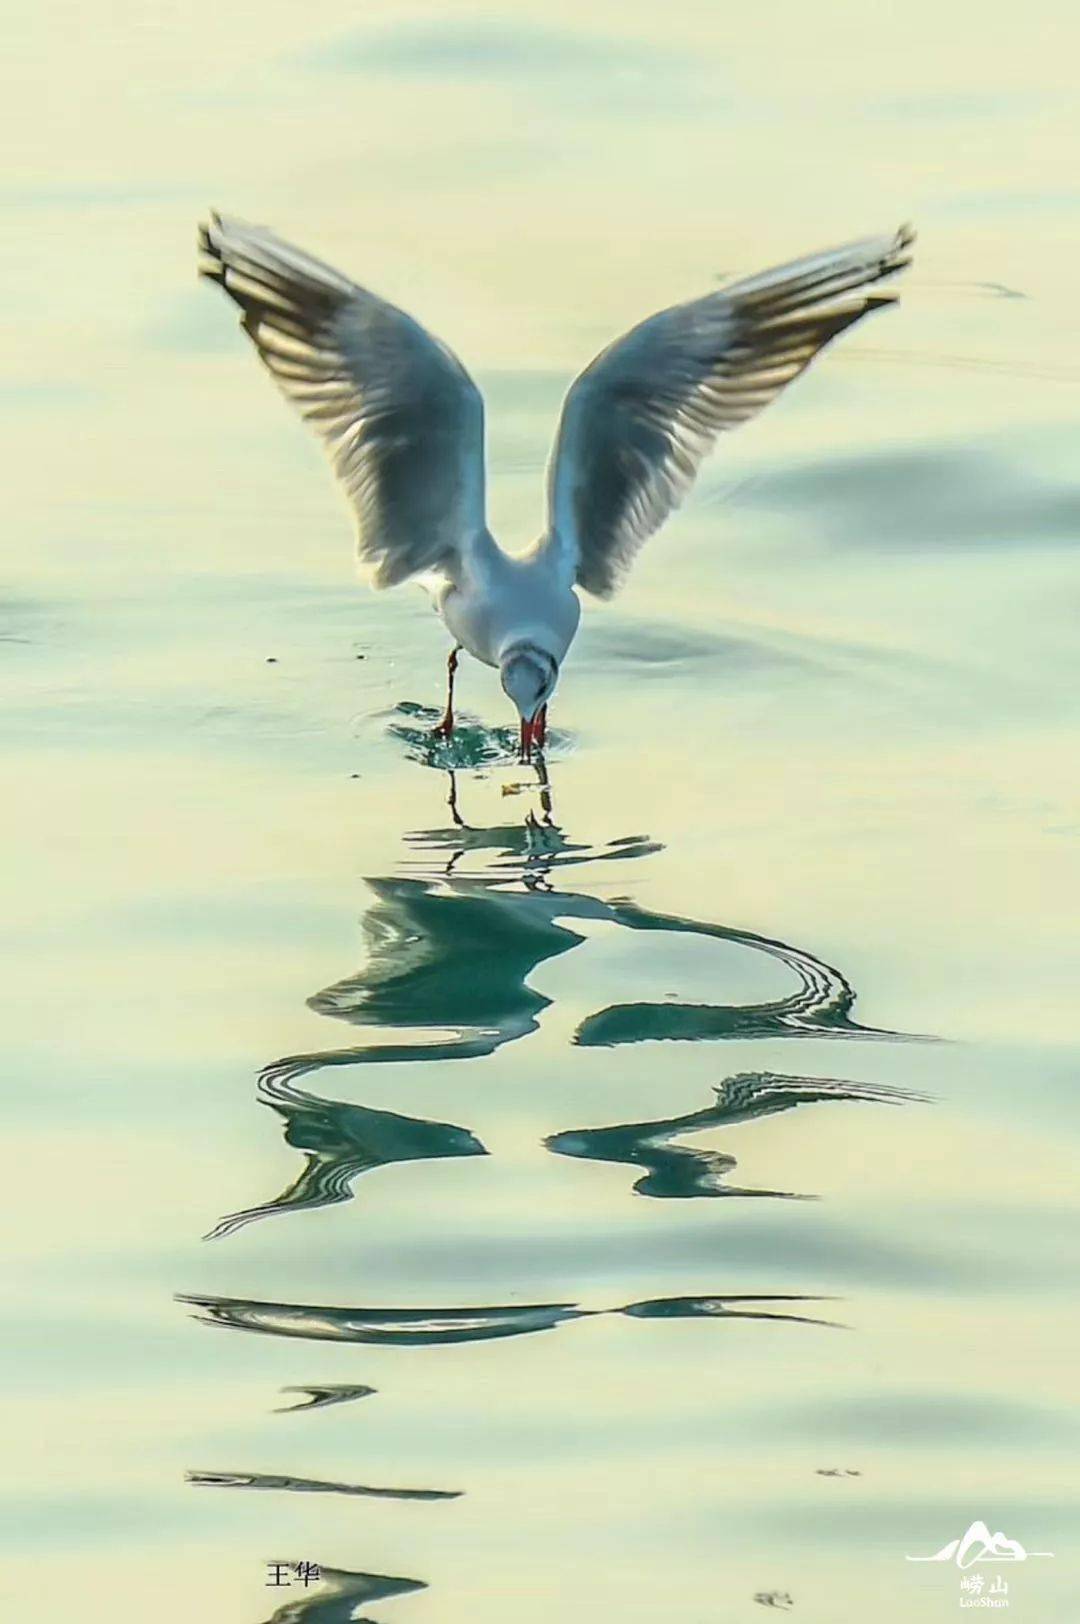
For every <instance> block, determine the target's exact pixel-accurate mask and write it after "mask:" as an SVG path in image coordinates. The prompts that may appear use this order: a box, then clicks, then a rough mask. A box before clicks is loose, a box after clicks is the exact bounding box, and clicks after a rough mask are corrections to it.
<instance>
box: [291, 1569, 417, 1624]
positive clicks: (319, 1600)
mask: <svg viewBox="0 0 1080 1624" xmlns="http://www.w3.org/2000/svg"><path fill="white" fill-rule="evenodd" d="M288 1565H289V1566H292V1564H291V1563H290V1564H288ZM426 1589H427V1586H426V1584H425V1583H424V1582H423V1580H421V1579H392V1578H390V1577H389V1576H388V1575H386V1574H382V1573H349V1572H347V1571H345V1570H344V1569H342V1568H327V1567H324V1566H323V1565H322V1564H321V1563H320V1564H319V1590H318V1592H317V1593H315V1594H312V1595H306V1596H304V1598H303V1600H301V1601H293V1600H289V1601H287V1602H285V1604H284V1605H283V1606H281V1607H279V1608H278V1609H277V1611H276V1612H275V1613H274V1614H273V1616H272V1618H270V1619H268V1620H267V1624H364V1621H363V1619H361V1618H360V1617H359V1615H358V1613H357V1611H356V1609H357V1608H358V1607H359V1606H360V1605H361V1604H362V1603H365V1602H371V1601H385V1600H386V1599H387V1597H389V1596H404V1595H408V1593H409V1592H410V1591H412V1590H426Z"/></svg>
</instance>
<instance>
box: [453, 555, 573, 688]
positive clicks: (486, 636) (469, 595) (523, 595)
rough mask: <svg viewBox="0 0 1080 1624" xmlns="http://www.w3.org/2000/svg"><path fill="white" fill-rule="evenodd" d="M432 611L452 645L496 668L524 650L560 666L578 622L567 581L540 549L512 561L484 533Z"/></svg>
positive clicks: (570, 579)
mask: <svg viewBox="0 0 1080 1624" xmlns="http://www.w3.org/2000/svg"><path fill="white" fill-rule="evenodd" d="M435 607H436V608H437V610H438V612H439V614H440V615H441V616H442V618H443V621H444V622H445V624H446V627H447V630H448V631H449V632H450V635H451V636H452V637H453V639H454V641H455V642H456V643H458V644H460V645H461V647H462V648H464V649H465V650H466V651H467V652H468V653H469V654H471V655H472V656H473V658H474V659H476V660H480V661H482V663H483V664H484V665H491V666H495V667H496V668H498V667H499V666H500V665H501V663H502V658H503V656H504V654H505V653H506V651H507V650H508V649H511V648H514V647H517V646H520V645H522V644H524V645H525V646H526V647H533V648H537V649H540V650H541V651H542V652H543V653H545V654H548V655H550V656H551V658H552V659H553V660H554V661H555V662H556V664H557V665H561V664H562V662H563V660H564V659H565V658H566V654H567V651H568V649H569V647H570V644H571V643H572V642H573V640H574V634H575V633H576V631H577V629H578V622H579V621H580V619H581V600H580V599H579V597H578V595H577V593H576V592H575V591H574V587H573V579H572V577H571V576H570V574H569V572H568V571H567V570H565V569H559V568H558V567H557V561H556V559H555V558H554V556H553V554H552V553H551V551H550V550H549V549H548V548H547V547H545V546H544V545H543V544H542V543H541V544H538V545H537V546H535V547H531V548H529V550H528V551H527V552H525V553H521V554H519V555H518V556H517V557H515V556H513V555H512V554H510V553H507V552H504V551H503V549H502V548H501V547H500V546H499V545H498V543H497V542H496V541H495V539H494V537H493V536H492V535H491V534H490V533H489V532H488V531H484V532H483V534H482V535H481V536H478V537H477V538H476V541H475V542H474V543H473V544H472V545H470V547H469V548H468V549H467V551H466V553H465V556H464V558H463V560H462V567H461V569H460V570H459V571H458V572H457V574H456V576H455V578H454V579H451V580H447V581H446V582H445V583H444V584H443V585H442V586H441V588H439V589H438V591H437V593H436V596H435Z"/></svg>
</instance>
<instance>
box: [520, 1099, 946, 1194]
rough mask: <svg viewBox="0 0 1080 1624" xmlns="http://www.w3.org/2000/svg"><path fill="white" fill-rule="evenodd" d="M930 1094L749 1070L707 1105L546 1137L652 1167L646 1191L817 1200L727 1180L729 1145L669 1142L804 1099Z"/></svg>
mask: <svg viewBox="0 0 1080 1624" xmlns="http://www.w3.org/2000/svg"><path fill="white" fill-rule="evenodd" d="M925 1099H926V1096H925V1095H924V1094H913V1093H910V1092H908V1091H907V1090H906V1089H901V1088H890V1087H888V1086H886V1085H884V1084H880V1085H879V1084H875V1083H849V1082H845V1081H843V1080H842V1079H840V1078H838V1077H781V1076H777V1075H776V1074H775V1073H774V1072H768V1071H746V1072H740V1073H739V1074H738V1076H735V1077H728V1078H727V1079H726V1080H725V1081H724V1082H723V1083H721V1085H720V1086H719V1088H717V1090H716V1100H715V1102H714V1103H713V1104H712V1105H707V1106H706V1107H705V1108H704V1110H701V1111H687V1112H686V1114H685V1115H684V1116H678V1117H662V1118H661V1119H660V1120H659V1121H657V1122H617V1123H613V1124H612V1125H611V1126H610V1127H606V1128H574V1129H571V1130H569V1131H567V1132H564V1133H556V1134H552V1135H550V1137H549V1138H547V1139H545V1141H544V1143H545V1145H546V1146H547V1148H548V1150H552V1151H554V1152H555V1154H556V1155H557V1156H581V1157H584V1158H587V1159H589V1160H592V1161H598V1162H628V1163H629V1164H630V1165H632V1166H637V1167H644V1168H647V1169H648V1171H647V1172H646V1174H645V1177H644V1178H640V1179H638V1181H637V1183H636V1184H635V1185H634V1189H635V1190H636V1191H637V1193H638V1194H639V1195H649V1196H659V1197H669V1198H670V1197H676V1198H679V1199H685V1198H686V1197H689V1196H772V1197H775V1198H777V1199H783V1200H788V1201H797V1200H809V1199H811V1198H810V1197H808V1196H799V1195H796V1194H795V1193H794V1192H793V1191H791V1190H748V1189H742V1188H740V1187H738V1186H737V1185H734V1184H729V1183H727V1182H726V1180H727V1176H728V1174H729V1173H730V1172H732V1170H733V1169H734V1167H735V1166H736V1161H735V1158H734V1156H729V1155H728V1154H727V1153H726V1152H724V1151H714V1150H695V1149H692V1148H690V1147H689V1146H686V1145H672V1144H669V1143H668V1141H669V1140H671V1139H673V1138H675V1137H676V1136H678V1135H681V1134H687V1133H702V1132H704V1131H705V1130H706V1129H709V1128H720V1127H727V1126H729V1125H732V1124H734V1123H737V1122H749V1121H752V1120H753V1119H754V1118H755V1117H762V1116H771V1115H773V1114H774V1113H775V1112H778V1111H790V1110H791V1109H792V1108H793V1107H794V1106H796V1105H805V1104H807V1103H808V1102H820V1101H823V1100H866V1101H873V1102H875V1103H887V1104H893V1105H898V1104H901V1103H902V1102H905V1101H906V1102H912V1101H917V1100H922V1101H925Z"/></svg>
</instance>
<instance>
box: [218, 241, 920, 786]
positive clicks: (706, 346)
mask: <svg viewBox="0 0 1080 1624" xmlns="http://www.w3.org/2000/svg"><path fill="white" fill-rule="evenodd" d="M913 239H914V233H913V232H912V230H911V229H910V227H906V226H905V227H902V228H901V229H900V230H899V231H898V232H896V233H895V235H893V236H888V235H886V236H880V237H867V238H864V239H862V240H861V241H859V242H854V243H848V244H847V245H845V246H844V247H842V248H834V249H830V250H827V251H826V252H824V253H820V254H814V255H811V256H810V257H808V258H805V259H799V260H795V261H793V262H791V263H790V264H787V265H781V266H779V267H777V268H775V269H773V270H768V271H762V272H760V273H759V274H758V275H756V276H749V277H744V278H742V279H741V280H740V281H737V282H732V283H730V284H728V285H727V286H726V287H723V288H720V289H719V290H717V291H716V292H713V293H710V294H706V295H705V297H704V298H701V299H694V300H691V301H690V302H689V303H687V304H682V305H674V306H672V307H671V308H670V309H668V310H663V311H661V312H660V313H659V314H658V315H655V316H651V317H650V318H649V319H648V320H647V321H644V322H642V323H641V324H640V325H639V326H637V327H635V328H633V329H632V330H631V331H630V332H629V333H627V334H625V335H624V336H623V337H622V338H620V339H618V340H617V341H616V342H615V343H613V344H611V345H609V346H608V348H607V349H605V350H604V351H603V352H602V353H601V354H600V355H599V356H597V357H596V359H595V360H594V361H593V362H592V363H591V365H590V366H588V367H587V368H586V369H585V371H584V372H583V373H581V375H580V377H579V378H578V379H577V381H576V382H575V383H574V385H573V386H572V388H571V389H570V391H569V393H568V395H567V397H566V400H565V402H564V404H563V411H562V420H561V422H560V424H559V430H558V436H557V439H556V443H555V451H554V455H553V457H552V461H551V466H550V470H549V477H548V527H547V531H546V533H545V534H544V535H543V536H542V537H541V539H540V540H539V542H537V543H536V545H535V546H533V547H532V548H530V549H529V550H528V551H527V552H525V553H524V554H522V555H521V556H520V557H511V556H509V555H508V554H506V553H504V552H503V551H502V550H501V548H500V547H498V546H497V545H496V543H495V541H494V539H493V538H492V536H491V534H490V532H489V531H488V528H487V523H486V517H485V500H484V497H485V491H484V407H483V401H482V399H481V396H480V392H479V390H478V389H477V387H476V385H475V384H474V383H473V381H472V379H471V378H470V377H469V375H468V373H467V372H466V371H465V369H464V368H463V367H462V365H461V363H460V362H459V361H458V360H457V359H456V357H455V356H454V355H452V354H451V352H450V351H449V350H448V349H447V348H446V346H445V345H443V344H441V343H439V341H438V340H437V339H435V338H433V337H432V336H431V335H430V334H429V333H427V332H425V330H424V329H423V328H422V327H420V326H419V325H418V324H417V323H416V322H414V321H413V320H412V319H411V317H409V316H407V315H406V314H405V313H404V312H403V311H401V310H397V309H395V307H394V306H393V305H389V304H386V303H385V302H384V301H383V300H382V299H379V298H377V297H376V296H375V295H374V294H372V293H368V292H367V291H366V290H365V289H364V288H361V287H358V286H357V285H356V284H355V283H354V282H351V281H350V280H349V279H348V278H347V277H345V276H342V275H341V274H340V272H338V271H335V270H333V269H332V268H331V267H330V266H328V265H324V264H322V263H321V262H320V261H319V260H316V259H313V258H311V256H310V255H308V254H305V253H303V252H302V251H301V250H300V249H297V248H293V247H291V246H290V245H289V244H288V243H285V242H283V241H282V240H281V239H280V238H279V237H276V236H274V234H273V233H272V232H269V231H266V230H264V229H263V228H262V227H260V226H250V225H245V224H243V223H242V222H240V221H238V220H232V219H228V220H225V219H222V218H220V217H219V216H218V215H213V216H212V217H211V219H210V222H209V224H208V225H206V226H204V227H203V228H202V231H201V235H200V248H201V250H202V252H203V254H204V256H205V259H204V263H203V272H204V275H206V276H208V277H210V278H212V279H213V280H215V281H217V282H220V284H221V285H222V287H223V288H224V289H225V291H226V292H227V293H228V294H229V295H230V296H231V297H232V298H233V299H234V300H235V301H236V303H237V304H238V305H239V306H240V309H241V310H242V311H243V326H244V328H245V330H246V332H247V333H248V335H249V337H250V338H251V339H252V341H253V342H254V344H255V346H256V348H257V350H258V352H259V355H260V356H261V358H262V360H263V361H264V362H265V363H266V366H267V367H268V368H269V370H270V372H271V373H272V374H273V376H274V377H275V379H276V380H277V382H278V383H279V384H280V385H281V388H282V390H283V391H284V393H285V394H286V395H287V396H288V398H289V399H290V400H292V401H294V402H295V404H296V405H297V406H298V407H299V409H300V411H301V412H302V413H303V415H304V416H305V417H307V418H308V419H309V420H310V421H311V422H312V423H313V424H314V426H315V428H316V429H317V430H318V432H319V433H320V434H321V435H322V437H323V439H324V440H325V442H326V444H327V447H328V449H329V451H330V453H331V456H332V459H333V463H334V468H335V471H336V472H337V474H338V476H339V478H340V479H341V481H342V483H343V485H344V487H345V490H346V492H347V494H348V496H349V499H350V501H351V502H352V505H353V507H354V509H355V512H356V518H357V522H358V526H359V550H360V558H361V560H362V561H363V562H364V563H365V564H367V565H369V566H370V568H371V572H372V579H373V583H374V585H376V586H379V587H386V586H394V585H396V584H397V583H398V582H400V581H405V580H408V579H409V578H410V577H418V578H421V579H422V580H425V583H426V584H428V585H429V586H431V588H432V590H433V593H434V598H435V603H436V607H437V609H438V611H439V613H440V614H441V616H442V618H443V620H444V621H445V623H446V626H447V628H448V630H449V631H450V633H451V635H452V637H453V638H454V642H455V647H454V649H453V651H452V653H451V655H450V661H449V694H448V697H447V705H446V714H445V716H444V717H443V721H442V723H441V724H440V729H439V730H440V731H441V733H442V734H443V735H444V736H449V734H450V733H451V732H452V731H453V726H454V711H453V691H454V672H455V670H456V667H457V657H458V652H459V650H460V649H465V650H467V652H468V653H470V654H471V655H473V656H474V658H475V659H477V660H480V661H482V662H483V663H484V664H485V665H489V666H494V667H497V669H498V671H499V674H500V677H501V679H502V685H503V688H504V690H505V692H506V693H507V695H508V696H509V697H510V698H511V699H512V700H513V702H514V705H515V706H516V708H517V711H518V715H519V717H520V722H521V752H522V756H523V757H528V756H529V755H530V754H531V751H532V748H533V746H534V745H536V746H538V747H540V746H542V745H543V743H544V737H545V731H546V726H547V703H548V700H549V698H550V696H551V693H552V691H553V689H554V687H555V683H556V681H557V679H558V675H559V667H560V665H561V664H562V661H563V659H564V657H565V655H566V652H567V650H568V649H569V647H570V644H571V642H572V641H573V638H574V634H575V632H576V631H577V626H578V620H579V618H580V615H581V608H580V604H579V602H578V598H577V594H576V592H575V590H574V588H575V587H578V586H580V587H584V588H585V590H586V591H587V592H592V593H594V594H595V595H596V596H598V597H609V596H610V595H611V593H612V592H614V590H615V588H616V586H617V585H618V583H619V579H620V577H621V575H622V574H623V572H624V570H625V569H626V568H627V566H628V565H629V564H630V562H631V561H632V559H633V557H634V554H635V553H636V552H637V550H638V548H639V547H640V545H641V544H642V542H644V541H645V540H646V539H647V537H649V536H650V535H651V534H652V533H653V532H654V531H655V530H657V529H659V527H660V525H661V524H663V522H664V520H665V519H666V518H667V517H668V515H669V514H670V513H671V512H672V510H673V509H674V508H675V507H676V506H677V505H678V503H679V502H680V501H681V500H682V498H683V496H685V494H686V492H687V490H688V489H689V487H690V485H691V484H692V482H693V479H694V477H695V475H696V473H697V470H698V467H699V466H700V464H701V462H702V460H703V458H704V457H705V455H706V454H707V452H708V451H709V450H710V449H711V447H712V445H713V443H714V441H715V439H716V437H717V435H718V434H719V433H720V432H721V431H722V430H724V429H729V428H734V427H736V426H737V425H738V424H739V423H742V422H745V420H746V419H747V418H749V417H752V416H753V415H754V414H755V413H756V412H758V411H759V410H760V409H761V408H762V407H763V406H765V405H767V404H768V403H769V401H770V400H772V399H773V398H774V396H776V395H777V394H778V393H779V392H780V390H781V389H782V388H783V387H784V385H785V384H787V383H790V382H791V380H792V379H793V378H795V377H797V376H798V374H799V373H800V372H802V371H803V369H804V368H805V367H806V366H807V365H808V364H809V362H810V361H811V360H813V358H814V356H815V355H816V354H817V352H818V351H819V350H820V349H821V348H822V347H823V346H824V345H825V344H827V343H828V342H829V341H830V339H833V338H835V337H836V336H837V334H838V333H841V332H843V330H844V329H845V328H846V327H850V326H851V325H852V324H853V323H854V322H856V321H858V320H859V319H860V317H862V316H865V315H866V314H867V313H868V312H869V311H871V310H875V309H877V308H879V307H880V306H882V305H884V304H889V303H891V302H892V296H891V295H889V294H882V293H880V292H868V291H867V289H868V288H869V287H870V286H871V284H873V283H876V282H879V281H880V280H881V279H882V278H883V277H887V276H891V275H892V274H893V273H894V272H896V271H899V270H902V269H903V267H904V266H905V265H907V264H909V263H910V255H909V254H908V252H907V250H908V249H909V247H910V245H911V243H912V241H913Z"/></svg>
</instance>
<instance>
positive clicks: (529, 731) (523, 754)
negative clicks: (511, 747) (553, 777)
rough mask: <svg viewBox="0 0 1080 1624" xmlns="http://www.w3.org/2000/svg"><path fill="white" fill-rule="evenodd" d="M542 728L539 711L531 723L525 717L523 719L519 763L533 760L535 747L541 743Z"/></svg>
mask: <svg viewBox="0 0 1080 1624" xmlns="http://www.w3.org/2000/svg"><path fill="white" fill-rule="evenodd" d="M540 727H541V723H540V712H539V711H537V713H536V715H535V716H534V717H533V719H532V721H531V722H527V721H526V720H525V718H524V716H523V717H522V718H521V750H520V753H519V755H518V760H519V761H522V762H525V761H531V760H532V753H533V745H534V744H537V743H539V734H540Z"/></svg>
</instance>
